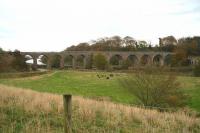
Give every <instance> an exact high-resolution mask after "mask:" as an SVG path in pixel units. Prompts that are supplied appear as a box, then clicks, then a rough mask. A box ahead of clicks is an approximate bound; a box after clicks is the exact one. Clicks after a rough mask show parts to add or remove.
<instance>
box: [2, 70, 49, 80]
mask: <svg viewBox="0 0 200 133" xmlns="http://www.w3.org/2000/svg"><path fill="white" fill-rule="evenodd" d="M48 73H51V71H36V72H15V73H0V79H6V78H24V77H32V76H39V75H43V74H48Z"/></svg>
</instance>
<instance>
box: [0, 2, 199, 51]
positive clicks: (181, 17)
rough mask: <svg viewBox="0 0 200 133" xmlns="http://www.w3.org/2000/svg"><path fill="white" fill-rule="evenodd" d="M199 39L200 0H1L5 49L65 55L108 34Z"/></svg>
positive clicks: (153, 39)
mask: <svg viewBox="0 0 200 133" xmlns="http://www.w3.org/2000/svg"><path fill="white" fill-rule="evenodd" d="M114 35H120V36H121V37H125V36H127V35H128V36H132V37H133V38H135V39H137V40H142V39H144V40H146V41H151V42H152V43H153V44H155V43H158V38H159V37H164V36H168V35H174V36H175V37H176V38H180V37H183V36H195V35H200V0H0V47H2V48H3V49H5V50H9V49H10V50H14V49H18V50H20V51H62V50H64V49H65V48H66V47H68V46H70V45H76V44H77V43H80V42H87V41H90V40H92V39H93V40H94V39H98V38H101V37H106V36H108V37H109V36H114Z"/></svg>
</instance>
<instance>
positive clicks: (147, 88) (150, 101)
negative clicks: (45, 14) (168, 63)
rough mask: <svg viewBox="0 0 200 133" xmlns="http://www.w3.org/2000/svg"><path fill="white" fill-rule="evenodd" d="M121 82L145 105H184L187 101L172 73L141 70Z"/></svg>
mask: <svg viewBox="0 0 200 133" xmlns="http://www.w3.org/2000/svg"><path fill="white" fill-rule="evenodd" d="M120 83H121V84H122V86H123V87H124V88H126V89H128V90H129V91H130V92H131V93H132V94H133V95H134V96H135V97H136V98H137V100H138V102H139V103H140V104H142V105H144V106H152V107H182V106H184V105H185V102H186V95H185V94H184V93H183V91H182V90H181V88H180V84H179V82H178V81H177V80H176V77H175V76H172V75H169V76H168V75H163V74H160V75H158V74H155V73H153V72H149V73H144V72H139V73H136V74H135V75H130V76H129V77H128V78H126V79H123V80H120Z"/></svg>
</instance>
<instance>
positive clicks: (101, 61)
mask: <svg viewBox="0 0 200 133" xmlns="http://www.w3.org/2000/svg"><path fill="white" fill-rule="evenodd" d="M93 62H94V66H96V67H97V69H100V70H104V69H106V67H107V65H108V62H107V60H106V58H105V56H104V55H102V54H97V55H95V56H94V60H93Z"/></svg>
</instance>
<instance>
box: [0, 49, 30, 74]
mask: <svg viewBox="0 0 200 133" xmlns="http://www.w3.org/2000/svg"><path fill="white" fill-rule="evenodd" d="M25 61H26V59H25V57H23V56H22V55H21V54H20V51H18V50H15V51H14V52H4V51H3V50H2V49H1V50H0V72H13V71H28V66H27V64H26V62H25Z"/></svg>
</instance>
